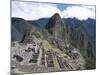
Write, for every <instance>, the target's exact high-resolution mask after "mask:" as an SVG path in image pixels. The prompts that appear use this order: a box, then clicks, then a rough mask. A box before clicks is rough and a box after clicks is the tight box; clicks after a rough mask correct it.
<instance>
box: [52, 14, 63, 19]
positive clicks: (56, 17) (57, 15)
mask: <svg viewBox="0 0 100 75" xmlns="http://www.w3.org/2000/svg"><path fill="white" fill-rule="evenodd" d="M52 18H54V19H56V20H59V19H61V16H60V15H59V13H55V14H54V15H53V16H52Z"/></svg>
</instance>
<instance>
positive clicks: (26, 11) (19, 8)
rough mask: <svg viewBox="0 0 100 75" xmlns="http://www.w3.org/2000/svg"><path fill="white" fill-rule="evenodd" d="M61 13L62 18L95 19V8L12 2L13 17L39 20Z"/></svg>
mask: <svg viewBox="0 0 100 75" xmlns="http://www.w3.org/2000/svg"><path fill="white" fill-rule="evenodd" d="M54 13H59V14H60V16H61V17H62V18H74V17H75V18H77V19H79V20H86V19H88V18H92V19H95V6H83V5H68V4H51V3H34V2H21V1H12V17H20V18H24V19H26V20H37V19H40V18H48V17H51V16H52V15H53V14H54Z"/></svg>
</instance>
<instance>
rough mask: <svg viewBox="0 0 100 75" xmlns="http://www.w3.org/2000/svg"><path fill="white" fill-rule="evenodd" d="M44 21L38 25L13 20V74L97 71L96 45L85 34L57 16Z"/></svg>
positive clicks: (17, 19) (36, 23) (21, 20)
mask: <svg viewBox="0 0 100 75" xmlns="http://www.w3.org/2000/svg"><path fill="white" fill-rule="evenodd" d="M42 21H43V22H45V21H46V23H43V25H44V24H45V25H44V26H40V24H41V25H42ZM42 21H40V20H39V22H41V23H39V25H38V20H37V21H32V22H31V21H26V20H24V19H20V18H12V33H13V34H12V39H14V40H12V42H11V49H12V50H11V52H12V54H11V62H12V65H11V69H12V73H19V72H20V73H26V72H27V73H34V72H52V71H73V70H83V69H94V68H95V45H94V44H93V42H92V41H91V40H88V36H87V35H86V34H84V33H83V32H81V31H80V30H78V29H76V28H74V27H70V25H69V24H68V23H65V20H63V19H62V18H61V17H60V15H59V14H58V13H55V14H54V15H53V16H52V17H51V18H48V19H45V20H44V19H43V20H42ZM70 24H71V23H70ZM36 25H37V26H36ZM17 26H18V27H17ZM23 27H24V28H23ZM17 36H18V37H19V38H20V39H17ZM94 40H95V39H94Z"/></svg>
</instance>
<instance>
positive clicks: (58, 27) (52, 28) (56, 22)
mask: <svg viewBox="0 0 100 75" xmlns="http://www.w3.org/2000/svg"><path fill="white" fill-rule="evenodd" d="M64 26H65V24H64V22H63V20H62V19H61V17H60V15H59V14H58V13H55V14H54V15H53V16H52V17H51V18H50V20H49V22H48V24H47V25H46V29H47V30H48V32H49V33H50V34H52V35H54V37H55V38H62V36H63V33H64V30H65V27H64Z"/></svg>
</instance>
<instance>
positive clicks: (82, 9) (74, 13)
mask: <svg viewBox="0 0 100 75" xmlns="http://www.w3.org/2000/svg"><path fill="white" fill-rule="evenodd" d="M62 14H63V17H64V18H74V17H75V18H77V19H79V20H86V19H88V18H92V19H95V8H94V6H71V7H67V8H66V9H65V10H64V11H63V12H62Z"/></svg>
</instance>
